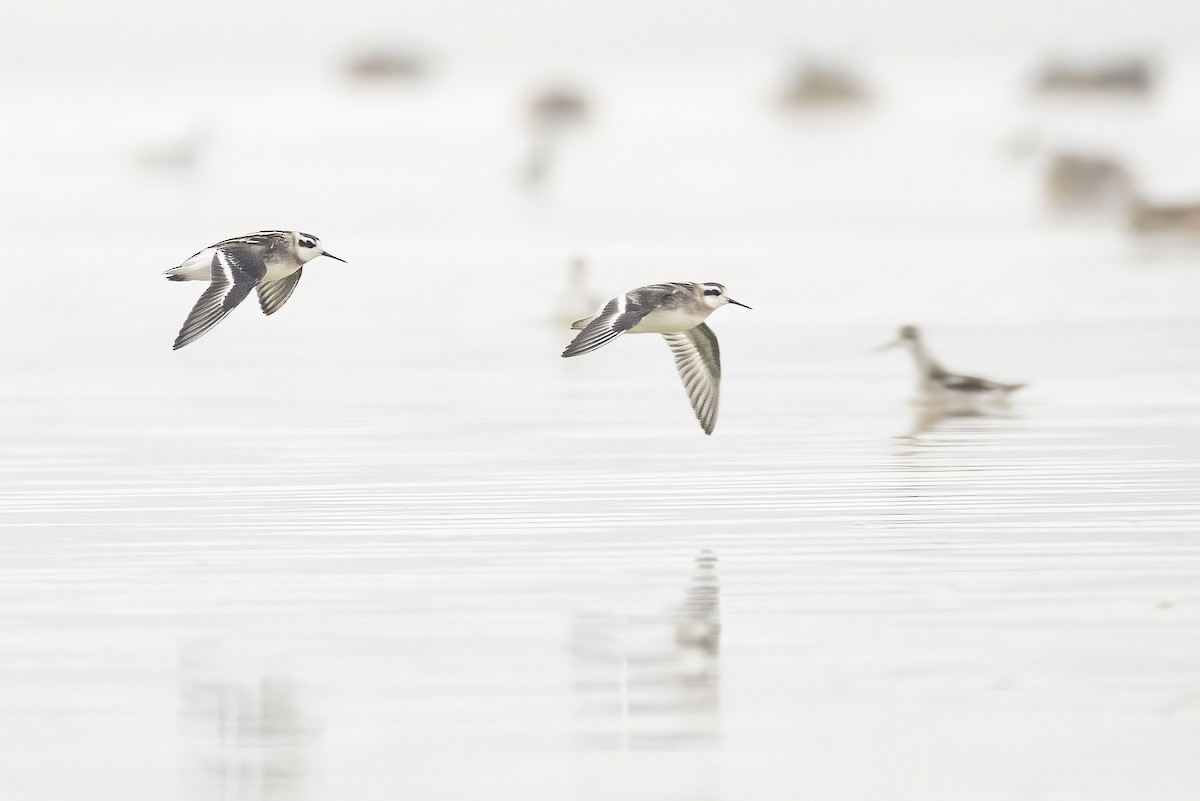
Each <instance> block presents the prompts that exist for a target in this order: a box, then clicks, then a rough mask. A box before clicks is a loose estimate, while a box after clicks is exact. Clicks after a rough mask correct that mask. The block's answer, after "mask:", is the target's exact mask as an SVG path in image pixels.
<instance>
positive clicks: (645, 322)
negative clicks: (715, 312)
mask: <svg viewBox="0 0 1200 801" xmlns="http://www.w3.org/2000/svg"><path fill="white" fill-rule="evenodd" d="M707 316H708V315H707V314H705V315H700V314H696V313H695V312H687V311H684V310H683V309H660V310H658V311H652V312H650V313H649V314H647V315H646V316H645V317H643V318H642V320H641V322H639V323H638V324H637V325H635V326H634V327H633V328H630V329H629V333H631V334H678V333H679V332H680V331H688V330H691V329H693V328H695V327H696V326H698V325H700V323H702V322H704V318H705V317H707Z"/></svg>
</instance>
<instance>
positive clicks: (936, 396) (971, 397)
mask: <svg viewBox="0 0 1200 801" xmlns="http://www.w3.org/2000/svg"><path fill="white" fill-rule="evenodd" d="M899 345H903V346H904V347H905V348H906V349H907V350H908V352H909V353H910V354H912V357H913V361H914V362H915V363H916V367H917V397H916V401H917V402H919V403H923V404H926V405H928V406H931V407H936V408H938V409H941V410H944V411H947V412H950V413H960V414H961V413H970V412H978V411H979V410H980V408H981V407H983V406H986V405H987V404H989V403H1003V402H1004V401H1005V400H1007V399H1008V396H1009V395H1011V394H1012V393H1013V392H1016V391H1017V390H1018V389H1021V388H1022V387H1024V386H1026V385H1025V384H1002V383H1000V382H999V381H990V380H988V379H986V378H977V377H975V376H970V375H959V374H957V373H952V372H950V371H949V370H947V369H946V368H944V367H942V365H941V364H939V363H938V362H937V360H936V359H934V358H933V355H932V354H931V353H930V352H929V349H928V348H927V347H925V342H924V341H923V340H922V339H921V332H920V331H919V330H918V329H917V327H916V326H912V325H906V326H904V327H903V328H901V329H900V335H899V336H898V337H897V338H896V339H895V340H894V341H892V342H889V343H887V344H886V345H884V346H883V347H881V348H880V349H879V350H887V349H888V348H894V347H896V346H899Z"/></svg>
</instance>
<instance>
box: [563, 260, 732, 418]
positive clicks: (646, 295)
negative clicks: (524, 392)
mask: <svg viewBox="0 0 1200 801" xmlns="http://www.w3.org/2000/svg"><path fill="white" fill-rule="evenodd" d="M727 303H732V304H734V305H736V306H743V307H745V308H747V309H748V308H750V307H749V306H746V304H745V303H739V302H738V301H736V300H734V299H733V298H731V297H729V296H728V295H726V294H725V287H724V286H722V285H721V284H715V283H703V284H692V283H666V284H651V285H650V286H643V287H638V288H637V289H634V290H631V291H629V292H626V293H625V294H624V295H620V296H618V297H615V298H613V299H612V300H610V301H609V302H608V303H607V304H605V305H604V307H603V308H602V309H600V310H599V311H598V312H596V314H594V315H592V316H591V317H585V318H584V319H582V320H576V321H575V322H574V323H572V325H571V328H573V329H576V330H580V329H582V330H580V333H579V334H578V335H577V336H576V337H575V339H574V340H573V341H572V342H571V344H570V345H568V346H567V349H566V350H564V351H563V353H562V355H563V357H564V358H566V357H570V356H580V355H582V354H584V353H591V352H592V351H594V350H596V349H597V348H599V347H601V346H603V345H607V344H608V343H609V342H612V341H613V340H614V339H616V338H617V337H619V336H621V335H622V334H625V333H630V334H662V335H663V338H664V339H665V340H667V344H668V345H669V346H670V347H671V352H672V353H673V354H674V355H675V367H676V368H677V369H678V370H679V377H680V378H682V379H683V386H684V389H686V390H687V394H688V400H690V401H691V403H692V409H693V410H694V411H695V413H696V419H697V420H699V421H700V427H701V428H703V429H704V433H705V434H711V433H712V432H713V429H714V428H715V427H716V425H717V404H718V401H719V399H720V397H719V396H720V390H721V352H720V348H719V347H718V346H717V335H716V334H714V333H713V332H712V329H711V328H709V327H708V325H707V324H706V323H705V322H704V321H705V319H706V318H707V317H708V315H710V314H712V313H713V312H714V311H715V310H716V309H719V308H721V307H722V306H724V305H726V304H727Z"/></svg>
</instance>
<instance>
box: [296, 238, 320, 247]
mask: <svg viewBox="0 0 1200 801" xmlns="http://www.w3.org/2000/svg"><path fill="white" fill-rule="evenodd" d="M316 246H317V243H316V242H309V241H308V240H307V239H301V240H300V247H305V248H315V247H316Z"/></svg>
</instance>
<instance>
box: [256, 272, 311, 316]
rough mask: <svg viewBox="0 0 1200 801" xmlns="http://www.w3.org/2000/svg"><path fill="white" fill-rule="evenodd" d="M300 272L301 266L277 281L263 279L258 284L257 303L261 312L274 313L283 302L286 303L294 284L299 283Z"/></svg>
mask: <svg viewBox="0 0 1200 801" xmlns="http://www.w3.org/2000/svg"><path fill="white" fill-rule="evenodd" d="M302 272H304V268H303V267H301V268H299V269H297V270H296V272H294V273H292V274H291V275H285V276H284V277H283V278H280V279H279V280H278V281H263V282H262V283H260V284H259V285H258V305H259V306H261V307H262V313H263V314H274V313H275V312H277V311H279V309H280V308H281V307H282V306H283V304H285V303H287V300H288V298H290V297H291V296H292V291H293V290H295V289H296V284H298V283H300V273H302Z"/></svg>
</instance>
